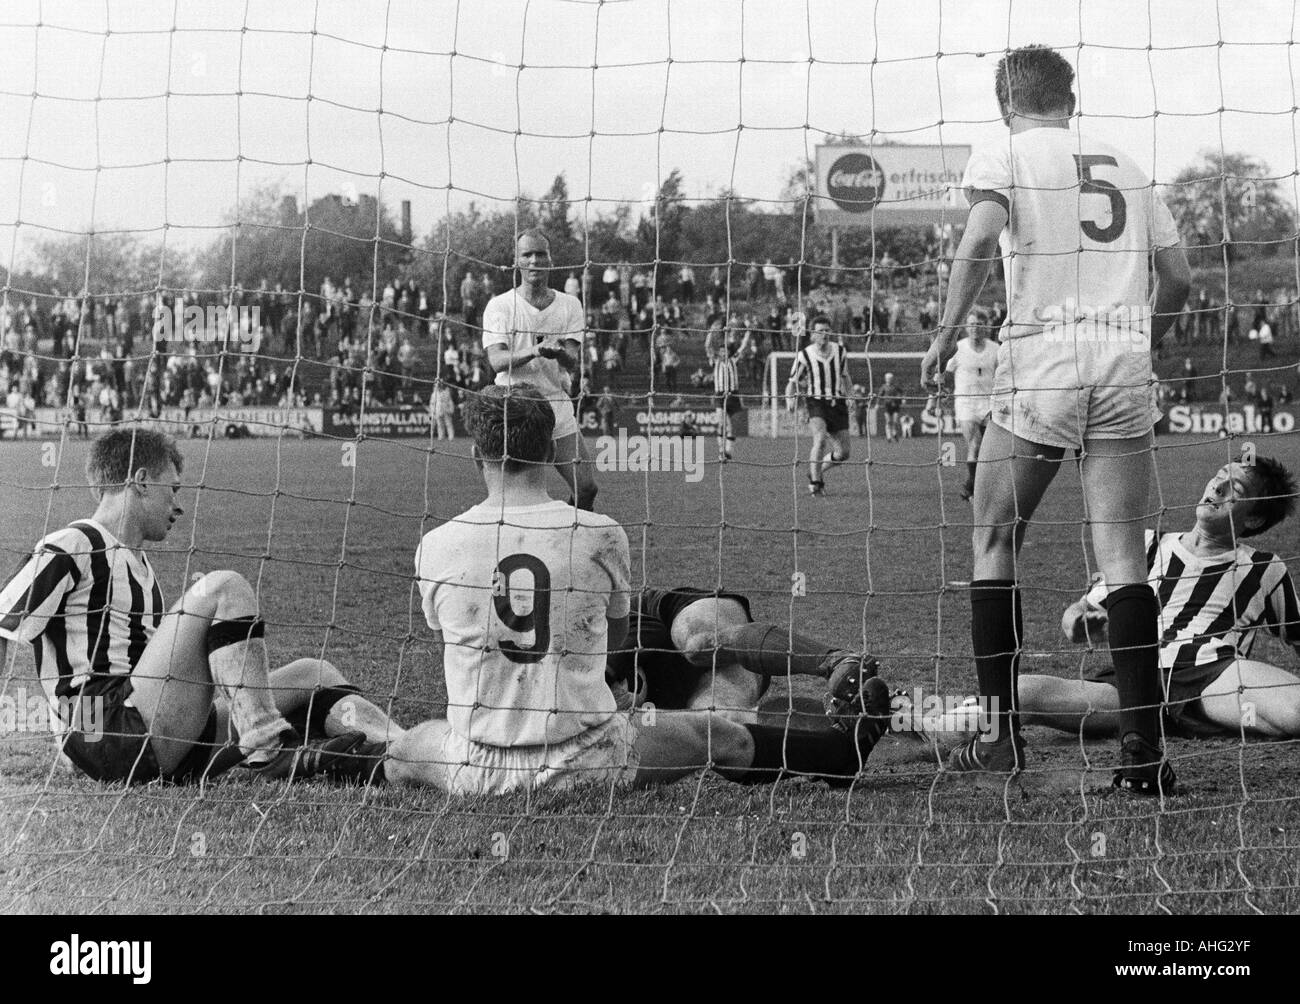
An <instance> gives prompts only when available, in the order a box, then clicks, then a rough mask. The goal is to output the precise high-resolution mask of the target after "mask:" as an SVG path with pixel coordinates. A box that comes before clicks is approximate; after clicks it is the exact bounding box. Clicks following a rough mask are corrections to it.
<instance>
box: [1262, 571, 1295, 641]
mask: <svg viewBox="0 0 1300 1004" xmlns="http://www.w3.org/2000/svg"><path fill="white" fill-rule="evenodd" d="M1274 560H1275V561H1280V560H1281V559H1280V558H1275V559H1274ZM1264 619H1265V622H1266V623H1267V624H1268V629H1269V630H1270V631H1271V632H1272V633H1273V634H1275V635H1276V636H1277V637H1279V638H1281V639H1282V641H1284V642H1286V644H1288V645H1290V646H1291V648H1292V649H1294V650H1295V652H1296V653H1297V654H1300V607H1297V603H1296V591H1295V583H1294V582H1293V581H1292V580H1291V574H1290V573H1289V572H1287V573H1285V574H1284V575H1283V576H1282V581H1281V582H1279V583H1278V584H1277V586H1276V587H1274V589H1273V591H1272V592H1271V593H1269V594H1268V597H1267V598H1266V599H1265V601H1264Z"/></svg>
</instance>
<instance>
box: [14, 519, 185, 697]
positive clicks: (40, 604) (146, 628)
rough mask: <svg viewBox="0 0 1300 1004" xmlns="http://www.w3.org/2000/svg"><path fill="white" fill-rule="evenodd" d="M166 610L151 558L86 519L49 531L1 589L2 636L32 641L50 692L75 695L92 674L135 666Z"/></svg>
mask: <svg viewBox="0 0 1300 1004" xmlns="http://www.w3.org/2000/svg"><path fill="white" fill-rule="evenodd" d="M164 610H165V607H164V606H163V594H162V590H161V589H160V588H159V587H158V580H157V579H156V578H155V577H154V572H153V567H152V566H151V565H150V564H149V559H148V558H146V557H145V556H144V555H143V554H137V553H136V552H135V551H133V550H132V549H131V548H129V547H126V546H125V545H123V544H122V543H121V542H120V541H118V539H117V538H116V537H114V536H113V534H111V533H110V532H109V531H108V530H107V529H106V528H105V527H104V526H102V525H101V524H99V523H96V522H95V521H94V520H89V519H83V520H77V521H76V522H74V523H72V524H70V525H69V526H67V527H65V528H64V529H62V530H56V531H55V532H54V533H51V534H47V535H46V536H45V537H43V538H42V539H41V541H40V542H39V543H38V544H37V545H36V547H35V549H34V550H33V552H32V554H31V555H30V556H29V557H28V558H27V559H26V560H25V561H24V562H23V564H22V566H21V567H20V568H19V569H18V571H17V572H15V573H14V575H13V577H12V578H10V579H9V581H8V582H7V583H6V584H5V586H4V588H3V589H0V637H4V638H8V639H10V640H11V641H25V642H30V643H31V644H32V647H33V648H34V649H35V654H36V672H37V674H38V675H39V676H40V678H41V682H42V683H43V684H44V685H45V689H46V692H47V693H48V694H49V695H50V696H51V697H54V698H59V697H70V696H72V695H73V693H74V691H76V689H77V688H78V687H81V686H82V685H83V684H85V683H87V682H88V681H89V680H90V679H91V677H92V675H93V676H95V677H108V676H122V675H127V674H129V673H131V671H132V670H134V669H135V666H136V663H137V662H139V661H140V656H141V655H142V654H143V653H144V649H145V646H146V645H148V644H149V639H150V638H152V637H153V634H154V631H155V630H157V628H158V625H159V624H160V623H162V617H163V612H164ZM101 682H102V681H101Z"/></svg>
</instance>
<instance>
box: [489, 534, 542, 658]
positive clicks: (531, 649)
mask: <svg viewBox="0 0 1300 1004" xmlns="http://www.w3.org/2000/svg"><path fill="white" fill-rule="evenodd" d="M521 571H524V572H528V573H529V575H531V576H532V580H533V583H532V593H533V605H532V609H531V610H529V611H528V612H527V613H522V614H521V613H519V612H518V611H517V610H515V606H514V597H513V595H512V591H511V588H510V576H511V575H512V574H514V573H515V572H521ZM492 608H493V609H494V610H495V611H496V615H497V618H498V619H499V620H500V621H501V623H502V624H503V625H505V627H506V628H507V630H509V631H512V632H514V633H515V634H532V635H533V643H532V644H531V645H520V644H518V643H517V642H513V641H510V640H509V639H508V638H507V639H502V641H501V654H502V655H504V656H505V657H506V658H507V659H509V660H510V661H511V662H519V663H532V662H541V661H542V659H543V658H544V657H545V655H546V653H547V651H549V650H550V647H551V573H550V571H549V570H548V569H547V567H546V566H545V565H543V564H542V562H541V561H540V560H539V559H538V558H536V557H535V556H533V555H531V554H511V555H509V556H508V557H505V558H502V559H501V560H500V561H499V562H497V567H496V573H495V574H494V575H493V577H492Z"/></svg>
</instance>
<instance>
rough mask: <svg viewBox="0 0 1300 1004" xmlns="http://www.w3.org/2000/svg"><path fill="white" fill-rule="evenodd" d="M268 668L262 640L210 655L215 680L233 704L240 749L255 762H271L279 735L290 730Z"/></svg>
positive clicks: (244, 643) (232, 722)
mask: <svg viewBox="0 0 1300 1004" xmlns="http://www.w3.org/2000/svg"><path fill="white" fill-rule="evenodd" d="M267 665H268V662H267V655H266V642H265V641H264V640H263V639H261V638H249V639H248V640H247V641H242V642H235V643H234V644H233V645H225V646H223V647H221V648H218V649H215V650H213V651H212V652H209V653H208V667H209V669H210V670H211V672H212V680H213V682H214V683H216V685H217V686H219V687H220V688H221V691H222V693H223V694H224V695H225V697H226V700H227V701H228V702H229V703H230V723H231V725H233V726H234V728H235V731H236V732H237V733H238V734H239V748H240V750H242V751H243V753H244V755H245V756H248V757H249V759H250V760H252V761H253V762H258V761H260V760H267V759H270V755H271V754H273V753H274V752H275V751H276V750H278V749H279V748H280V742H279V736H280V733H281V732H283V731H285V730H286V729H288V728H289V727H290V726H289V723H288V722H286V721H285V720H284V716H283V715H282V714H280V712H279V710H278V709H277V708H276V706H275V700H274V699H273V698H272V697H271V688H270V684H269V682H268V679H267ZM259 751H260V755H259Z"/></svg>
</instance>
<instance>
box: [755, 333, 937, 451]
mask: <svg viewBox="0 0 1300 1004" xmlns="http://www.w3.org/2000/svg"><path fill="white" fill-rule="evenodd" d="M796 355H798V353H797V352H789V351H785V350H779V351H775V352H769V353H768V356H767V361H766V362H765V363H764V371H763V412H764V416H763V423H762V426H763V429H764V431H765V434H766V435H767V436H769V437H770V438H772V439H775V438H777V437H778V436H779V435H781V433H782V422H781V416H782V415H783V414H784V413H785V388H786V384H787V383H789V381H790V371H791V369H792V368H793V367H794V358H795V356H796ZM924 358H925V353H924V352H850V353H849V375H850V377H852V379H853V383H854V384H855V385H861V386H862V387H863V388H864V389H865V391H866V394H867V396H868V397H871V396H872V395H873V394H874V393H875V390H876V387H877V386H878V385H879V383H880V382H881V381H883V380H884V378H885V374H886V373H893V374H894V379H895V380H896V381H898V383H899V385H900V386H901V387H902V388H903V393H904V402H905V404H906V405H908V406H912V407H919V406H921V405H924V404H925V401H926V398H927V397H928V395H927V394H925V393H923V392H922V391H921V390H920V389H919V386H920V376H919V371H920V368H921V360H922V359H924ZM850 407H852V403H851V402H850Z"/></svg>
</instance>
